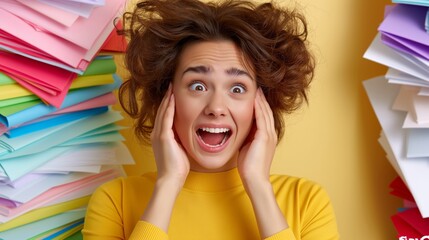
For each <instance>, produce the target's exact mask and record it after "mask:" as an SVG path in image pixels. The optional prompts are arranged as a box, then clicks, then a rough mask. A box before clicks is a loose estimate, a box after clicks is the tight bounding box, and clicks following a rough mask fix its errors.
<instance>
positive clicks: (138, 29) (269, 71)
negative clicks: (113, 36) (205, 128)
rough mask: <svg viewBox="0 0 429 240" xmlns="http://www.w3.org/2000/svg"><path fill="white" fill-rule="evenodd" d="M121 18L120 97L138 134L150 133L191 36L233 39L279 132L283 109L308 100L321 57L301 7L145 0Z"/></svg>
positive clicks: (279, 133)
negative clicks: (124, 75)
mask: <svg viewBox="0 0 429 240" xmlns="http://www.w3.org/2000/svg"><path fill="white" fill-rule="evenodd" d="M123 22H124V26H126V27H125V28H124V29H123V30H122V33H123V34H126V36H128V37H129V45H128V48H127V52H126V56H125V64H126V67H127V68H128V70H129V72H130V78H129V79H128V81H125V82H124V83H123V84H122V86H121V87H120V90H119V99H120V103H121V105H122V107H123V108H124V110H125V111H126V112H127V113H128V114H129V115H130V116H131V117H133V118H135V119H136V123H135V133H136V135H137V136H138V137H139V138H140V139H143V140H147V141H148V140H149V139H150V133H151V131H152V129H153V124H152V123H153V122H154V119H155V116H156V111H157V109H158V107H159V105H160V103H161V100H162V98H163V96H164V94H165V93H166V90H167V88H168V86H169V83H170V82H171V81H172V79H173V76H174V73H175V70H176V66H177V64H178V59H179V56H180V54H181V51H182V49H183V47H184V46H185V45H186V44H187V43H189V42H191V41H213V40H231V41H233V42H234V43H235V44H236V45H237V46H238V47H239V48H240V50H241V51H242V52H243V54H244V56H245V58H246V61H248V62H250V63H251V64H252V66H253V69H254V72H255V74H256V81H257V84H258V86H259V87H261V88H262V90H263V92H264V94H265V96H266V98H267V101H268V103H269V105H270V106H271V109H272V111H273V114H274V122H275V129H276V132H277V136H278V139H281V137H282V136H283V133H284V120H283V117H284V114H285V113H291V112H293V111H294V110H296V109H297V108H299V107H300V106H301V104H302V103H303V102H304V101H305V102H308V99H307V90H308V87H309V84H310V82H311V80H312V78H313V74H314V67H315V66H314V65H315V61H314V58H313V55H312V54H311V52H310V51H309V49H308V46H307V45H308V41H307V23H306V20H305V18H304V16H303V15H302V14H300V13H299V12H298V11H296V10H289V9H286V8H281V7H278V6H275V5H274V4H273V3H263V4H259V5H256V4H254V3H252V2H250V1H241V0H226V1H222V2H210V3H203V2H200V1H198V0H144V1H141V2H139V3H137V5H136V7H135V9H134V10H133V12H126V13H124V15H123Z"/></svg>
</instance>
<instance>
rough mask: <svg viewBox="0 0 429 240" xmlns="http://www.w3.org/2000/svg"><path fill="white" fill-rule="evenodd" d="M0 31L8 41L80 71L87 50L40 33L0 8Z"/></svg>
mask: <svg viewBox="0 0 429 240" xmlns="http://www.w3.org/2000/svg"><path fill="white" fill-rule="evenodd" d="M0 30H3V31H4V32H6V33H8V34H9V35H10V39H17V42H18V41H24V42H26V43H27V44H29V45H31V46H32V47H33V48H34V49H37V50H38V51H40V52H43V53H46V54H48V55H49V56H52V57H53V58H56V59H59V60H60V61H61V62H63V63H65V64H67V65H69V66H71V67H74V68H78V69H80V68H81V67H82V64H84V63H85V61H87V62H88V61H90V60H91V59H85V56H86V54H87V50H86V49H84V48H81V47H79V46H77V45H75V44H71V43H70V42H68V41H66V40H64V39H61V38H58V37H57V36H54V35H52V34H49V33H46V32H43V31H40V29H37V28H35V27H34V26H31V25H29V24H28V23H26V22H25V21H23V20H22V19H20V18H17V17H16V16H15V15H13V14H11V13H10V12H8V11H6V10H4V9H1V8H0Z"/></svg>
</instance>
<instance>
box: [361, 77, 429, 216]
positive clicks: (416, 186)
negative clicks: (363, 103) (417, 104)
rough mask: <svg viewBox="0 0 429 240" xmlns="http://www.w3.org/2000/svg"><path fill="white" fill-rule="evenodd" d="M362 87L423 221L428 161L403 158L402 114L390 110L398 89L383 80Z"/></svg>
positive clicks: (428, 207)
mask: <svg viewBox="0 0 429 240" xmlns="http://www.w3.org/2000/svg"><path fill="white" fill-rule="evenodd" d="M363 84H364V87H365V89H366V92H367V94H368V97H369V99H370V102H371V104H372V107H373V109H374V112H375V114H376V116H377V118H378V120H379V122H380V125H381V127H382V129H383V131H384V133H385V134H386V137H387V140H388V143H389V145H390V147H391V148H392V151H393V153H394V156H395V158H396V162H397V164H398V166H399V168H400V169H401V171H402V173H403V177H404V181H405V182H406V184H407V185H408V187H409V190H410V191H411V193H412V194H413V197H414V199H415V200H416V203H417V205H418V207H419V210H420V212H421V214H422V216H423V217H424V218H427V217H429V184H427V183H428V182H429V174H428V173H429V158H424V159H418V160H415V159H407V158H406V156H405V153H406V152H405V137H406V136H405V133H406V130H404V129H403V128H402V124H403V121H404V118H405V115H406V113H404V112H400V111H395V110H392V108H391V104H392V103H393V101H394V99H395V97H396V95H397V94H398V92H399V86H397V85H394V84H389V83H388V82H387V80H386V79H385V78H384V77H375V78H372V79H369V80H366V81H364V83H363Z"/></svg>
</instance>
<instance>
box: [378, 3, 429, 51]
mask: <svg viewBox="0 0 429 240" xmlns="http://www.w3.org/2000/svg"><path fill="white" fill-rule="evenodd" d="M427 9H428V8H427V7H421V6H412V5H402V4H399V5H396V6H395V7H394V8H393V9H392V10H391V11H390V13H389V14H387V16H386V17H385V19H384V20H383V22H382V23H381V24H380V26H379V27H378V30H379V31H380V32H381V33H382V34H386V35H388V36H389V37H391V38H395V41H396V42H398V39H399V40H400V41H401V43H400V44H402V45H404V47H406V48H409V49H411V50H412V51H414V52H416V53H418V54H419V55H420V56H423V57H424V58H426V59H429V53H428V52H427V49H428V46H429V34H427V32H426V30H425V27H424V22H425V19H426V12H427Z"/></svg>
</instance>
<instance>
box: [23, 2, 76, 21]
mask: <svg viewBox="0 0 429 240" xmlns="http://www.w3.org/2000/svg"><path fill="white" fill-rule="evenodd" d="M16 1H18V2H20V3H22V4H23V5H26V6H27V7H29V8H31V9H33V10H34V11H36V12H38V13H40V14H43V15H45V16H46V17H48V18H50V19H52V20H54V21H56V22H58V23H60V24H62V25H64V26H66V27H70V26H71V25H72V24H73V23H74V22H75V21H76V20H77V19H78V18H79V15H78V14H74V13H71V12H68V11H64V10H62V9H59V8H56V7H52V6H50V5H47V4H44V3H42V2H39V1H38V0H16Z"/></svg>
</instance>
